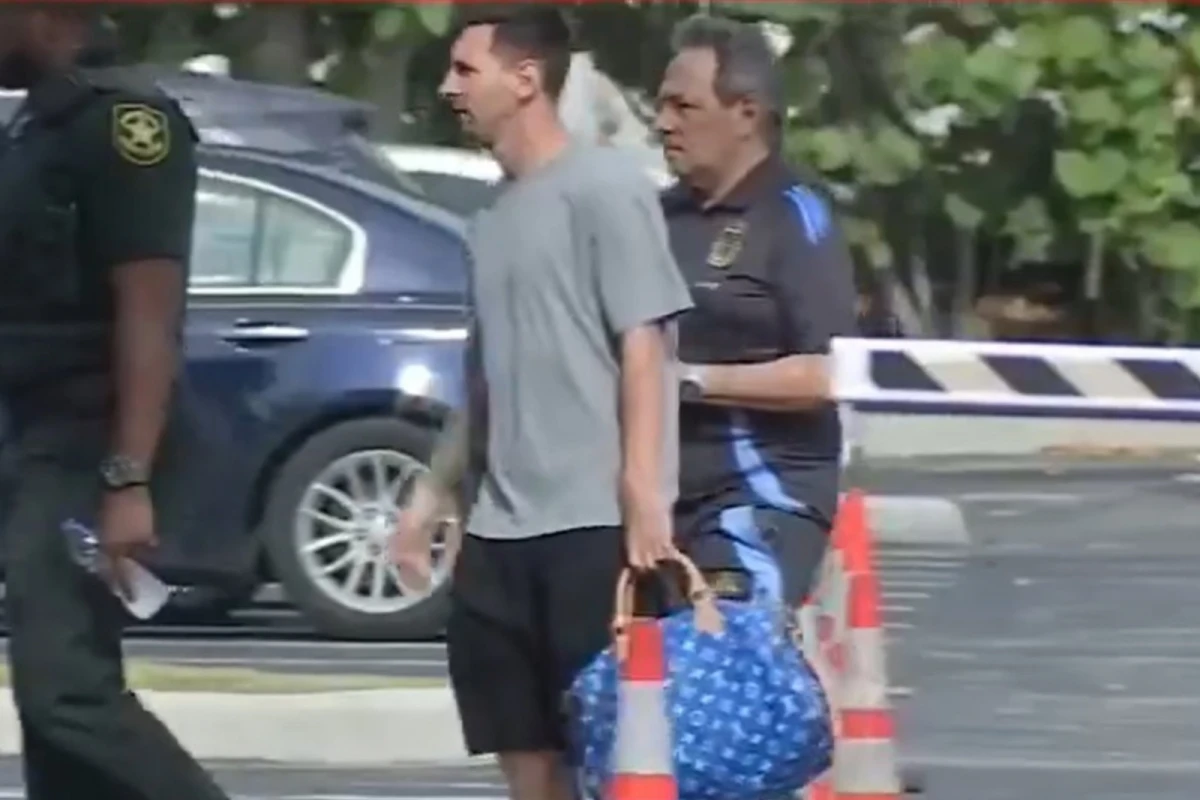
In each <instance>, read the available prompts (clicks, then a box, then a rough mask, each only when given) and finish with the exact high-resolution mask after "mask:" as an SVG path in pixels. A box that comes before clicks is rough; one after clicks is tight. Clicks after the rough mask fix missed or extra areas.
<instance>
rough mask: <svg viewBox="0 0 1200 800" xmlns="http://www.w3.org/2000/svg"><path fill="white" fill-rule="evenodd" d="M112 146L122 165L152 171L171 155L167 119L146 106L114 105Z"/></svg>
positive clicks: (135, 104) (163, 114)
mask: <svg viewBox="0 0 1200 800" xmlns="http://www.w3.org/2000/svg"><path fill="white" fill-rule="evenodd" d="M112 142H113V147H114V148H115V149H116V151H117V155H119V156H120V157H121V158H122V159H124V160H125V161H128V162H129V163H130V164H134V165H135V166H139V167H152V166H154V165H155V164H158V163H159V162H161V161H162V160H163V159H165V158H166V157H167V156H168V155H169V154H170V152H171V128H170V125H169V123H168V121H167V115H166V114H165V113H164V112H162V111H160V110H159V109H157V108H155V107H154V106H150V105H146V104H145V103H117V104H115V105H114V106H113V107H112Z"/></svg>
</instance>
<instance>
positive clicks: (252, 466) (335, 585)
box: [0, 78, 466, 639]
mask: <svg viewBox="0 0 1200 800" xmlns="http://www.w3.org/2000/svg"><path fill="white" fill-rule="evenodd" d="M199 80H200V81H204V80H208V79H203V78H201V79H199ZM231 85H232V84H231ZM235 111H236V109H235ZM193 113H194V109H193ZM2 116H3V114H2V113H0V117H2ZM233 116H236V114H234V115H233ZM319 117H320V115H319V114H317V115H315V116H314V118H319ZM204 119H205V117H204V115H203V114H201V115H199V119H198V122H199V123H200V124H201V126H202V127H203V123H204ZM239 126H240V127H239ZM252 127H253V126H250V125H246V124H244V121H243V122H238V123H236V124H235V125H231V126H230V127H228V128H226V129H225V130H226V132H229V131H232V132H233V133H235V134H238V131H239V130H240V131H242V133H241V134H238V135H239V136H244V135H245V132H246V131H247V130H249V131H250V134H251V135H255V136H258V137H259V141H258V144H259V145H260V146H257V147H256V146H251V145H252V143H247V142H246V141H241V142H232V141H229V139H228V138H226V139H224V140H223V141H226V142H227V143H226V144H224V145H222V144H214V143H213V140H214V137H213V136H211V135H209V136H206V137H205V138H206V139H207V141H208V142H209V143H207V144H204V145H202V146H201V168H202V172H201V176H200V185H199V190H198V196H197V214H196V224H195V236H194V246H193V258H192V280H191V291H190V301H189V308H188V325H187V341H186V354H187V377H188V384H189V385H190V386H192V387H193V389H194V392H195V393H196V395H197V396H199V397H201V398H203V399H204V401H205V402H208V403H213V404H215V405H216V407H217V408H218V409H219V414H220V417H221V418H222V419H223V420H226V421H227V423H228V427H229V429H230V431H231V432H232V436H233V440H234V441H235V442H236V450H235V452H234V453H233V454H232V455H231V458H235V459H236V463H237V467H238V468H237V469H233V468H231V469H230V470H229V472H228V474H227V475H225V476H221V475H217V476H215V477H214V478H213V479H212V480H213V481H214V482H215V484H216V485H210V486H204V487H196V488H197V492H201V493H205V494H208V495H212V494H213V493H214V492H216V493H218V494H222V495H224V496H227V498H228V508H237V509H243V508H244V509H245V513H239V516H241V517H244V519H241V520H240V527H239V530H237V531H236V532H230V531H225V532H224V537H223V538H224V540H228V538H229V536H233V537H244V541H245V544H246V547H247V548H248V549H251V550H252V552H253V555H254V558H253V559H250V560H249V563H251V564H252V565H253V566H252V567H249V568H248V569H247V570H246V574H245V575H244V577H241V578H240V588H241V590H242V591H241V593H240V594H242V595H243V596H245V595H248V594H249V593H250V592H252V591H253V589H254V588H256V587H257V586H259V585H261V584H262V583H265V582H270V581H275V580H277V581H279V582H280V583H281V584H282V585H283V588H284V591H285V593H286V595H287V597H288V599H289V600H291V601H292V602H294V603H295V604H296V605H297V606H298V607H299V608H300V609H301V611H302V612H303V613H304V614H305V616H306V617H307V619H308V620H309V621H311V623H312V624H313V625H314V626H315V627H316V628H317V629H318V630H319V631H321V632H323V633H325V634H328V635H331V636H338V637H348V638H365V639H389V638H396V639H399V638H417V637H425V636H431V635H434V634H436V633H438V632H439V631H440V630H441V628H442V625H443V622H444V610H445V604H444V598H443V592H444V587H445V581H444V578H445V575H444V574H439V575H438V578H439V583H438V587H439V588H438V589H437V590H436V591H435V592H433V593H432V594H428V593H423V594H422V593H415V592H410V591H407V590H406V589H405V587H404V586H403V585H402V583H401V582H400V580H399V577H398V575H397V573H396V571H395V570H394V569H393V568H392V567H391V566H390V563H389V560H388V555H387V548H386V542H387V538H388V536H389V534H390V532H391V530H392V528H393V526H394V524H395V518H396V514H397V511H398V507H399V505H400V503H401V501H402V499H403V497H404V494H405V491H406V489H407V487H408V486H409V485H410V482H411V481H412V479H413V478H414V477H416V476H418V475H419V474H420V473H421V472H422V471H423V470H424V469H425V466H424V463H425V460H426V459H427V458H428V456H429V453H430V449H431V446H432V442H433V438H434V435H435V433H436V430H437V428H438V427H439V425H440V424H441V423H442V421H443V420H444V418H445V416H446V413H447V411H448V410H449V409H450V408H451V407H453V406H454V405H456V404H457V403H458V401H459V399H460V398H461V396H462V392H463V387H462V385H461V374H460V364H461V353H462V347H463V340H464V338H465V328H464V315H465V312H464V292H465V275H466V261H465V250H464V247H463V242H462V236H461V222H460V220H459V219H458V218H457V217H456V216H454V215H453V214H450V213H448V212H446V211H443V210H441V209H440V208H439V207H437V206H435V205H433V204H430V203H427V202H424V201H422V200H421V199H419V198H417V197H415V196H414V195H413V194H412V193H410V192H408V191H407V190H406V186H405V182H404V180H403V178H402V176H395V175H389V174H388V173H387V167H386V166H385V164H386V162H382V161H378V160H376V158H375V156H374V155H373V151H372V149H371V146H370V145H367V144H366V143H365V142H363V141H362V140H361V139H359V138H358V137H356V136H352V135H331V136H330V137H329V138H328V140H322V139H321V138H320V137H319V136H304V135H298V136H292V137H290V138H289V137H276V138H275V139H274V140H273V141H274V144H273V145H271V146H265V145H264V144H263V140H264V139H270V138H271V137H272V136H275V134H276V133H277V132H278V130H279V128H278V126H275V125H272V124H264V125H263V126H262V127H261V128H260V129H259V130H257V131H255V130H252ZM293 130H296V127H295V126H293ZM210 133H211V131H210ZM216 138H217V139H218V140H221V139H220V137H219V136H218V137H216ZM281 142H282V143H281ZM234 476H237V477H236V478H235V477H234ZM451 524H452V523H451ZM164 533H165V534H167V535H169V534H170V532H169V531H168V532H164ZM189 535H190V534H189ZM197 535H198V536H199V537H200V538H199V539H198V540H197V541H194V542H190V543H189V544H188V547H189V548H190V549H191V550H192V551H194V552H197V553H199V552H203V550H204V548H205V547H206V543H205V541H204V540H203V534H202V533H201V534H197ZM219 538H220V537H216V536H214V537H213V541H214V542H216V541H218V539H219ZM164 577H165V578H166V579H167V580H169V581H173V582H174V581H183V580H188V579H189V576H188V574H187V572H186V571H184V572H181V573H180V574H178V575H172V574H166V575H164ZM220 591H221V592H222V593H225V596H227V597H229V598H230V599H232V598H234V597H235V596H236V595H237V594H239V593H234V594H229V592H230V589H229V587H228V585H226V586H223V587H222V588H221V590H220Z"/></svg>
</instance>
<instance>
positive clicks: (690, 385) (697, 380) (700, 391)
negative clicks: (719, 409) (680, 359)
mask: <svg viewBox="0 0 1200 800" xmlns="http://www.w3.org/2000/svg"><path fill="white" fill-rule="evenodd" d="M679 366H680V372H679V399H680V400H682V401H683V402H685V403H698V402H700V401H701V400H703V399H704V368H703V367H700V366H697V365H695V364H680V365H679Z"/></svg>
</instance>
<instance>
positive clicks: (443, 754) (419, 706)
mask: <svg viewBox="0 0 1200 800" xmlns="http://www.w3.org/2000/svg"><path fill="white" fill-rule="evenodd" d="M138 694H139V696H140V697H141V698H142V701H143V702H144V703H145V704H146V705H147V706H148V707H149V708H150V709H151V710H153V711H154V712H155V713H156V714H158V715H159V717H160V718H161V719H162V721H163V722H164V723H166V725H167V727H169V728H170V729H171V730H172V731H173V732H174V733H175V735H176V736H178V737H179V739H180V741H181V742H182V743H183V745H184V747H186V748H187V749H188V750H189V751H190V752H191V753H192V754H193V755H194V756H196V757H197V758H199V759H201V760H206V761H207V760H257V761H277V762H292V763H305V764H313V765H320V764H329V765H338V766H355V765H362V766H366V765H386V764H396V763H401V762H406V761H450V760H461V759H464V758H466V757H467V756H466V752H465V751H464V750H463V747H462V738H461V733H460V731H459V726H458V714H457V712H456V710H455V707H454V698H453V697H452V696H451V694H450V690H449V688H448V687H446V688H423V689H382V690H377V689H367V690H361V691H345V692H317V693H310V694H220V693H210V692H149V691H147V692H139V693H138ZM20 744H21V739H20V729H19V728H18V725H17V715H16V709H15V708H14V707H13V704H12V699H11V696H10V695H9V693H8V692H5V693H4V695H3V701H2V702H0V755H13V754H16V753H19V752H20Z"/></svg>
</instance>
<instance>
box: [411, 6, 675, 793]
mask: <svg viewBox="0 0 1200 800" xmlns="http://www.w3.org/2000/svg"><path fill="white" fill-rule="evenodd" d="M468 13H471V12H470V11H468ZM569 59H570V42H569V36H568V34H567V28H566V26H565V25H564V23H563V20H562V18H561V17H560V16H559V15H558V12H556V11H554V10H553V9H548V8H538V9H535V10H525V9H518V10H510V11H508V12H507V14H506V15H505V16H504V17H502V18H499V17H488V18H477V19H474V20H470V21H468V23H467V24H465V25H463V26H462V29H461V32H460V33H459V35H458V38H457V39H456V41H455V43H454V46H453V49H452V51H451V65H450V70H449V72H448V73H447V76H446V80H445V81H444V82H443V84H442V91H443V94H445V96H446V97H447V99H448V100H449V101H450V104H451V106H452V107H453V108H454V110H455V111H456V113H458V115H459V119H460V121H461V122H462V123H463V125H464V128H466V129H467V130H468V131H469V132H470V133H472V134H474V135H475V136H477V137H478V138H479V139H481V140H482V141H484V142H485V143H487V144H488V145H489V146H490V147H491V149H492V152H493V153H494V154H495V155H496V157H497V159H498V160H499V161H500V163H501V164H502V165H503V166H504V168H505V172H506V174H507V175H509V176H510V177H509V180H508V181H507V183H506V185H505V187H504V188H503V191H502V192H501V194H500V196H499V197H498V199H497V200H496V201H495V202H494V204H493V205H492V207H491V208H489V209H486V210H484V211H483V212H481V213H480V214H479V216H478V217H477V218H476V219H475V221H474V223H473V225H472V227H471V234H470V247H471V252H472V256H473V262H474V267H473V270H472V275H471V286H472V298H471V299H472V303H473V306H474V310H475V320H474V325H473V331H472V336H471V342H470V346H469V347H468V354H467V373H468V384H469V385H470V386H472V387H473V389H472V393H471V394H472V397H471V399H470V402H469V403H468V407H469V408H470V409H473V410H474V411H473V413H471V414H468V415H459V417H458V419H457V420H456V422H455V423H454V424H453V425H452V426H451V429H450V431H449V432H448V433H447V434H446V435H445V436H444V438H443V441H442V443H441V444H440V445H439V447H438V451H437V452H436V453H435V455H434V459H433V463H432V465H431V466H432V469H431V480H430V481H427V482H425V483H424V484H423V485H422V486H420V487H419V488H418V489H417V491H416V492H415V493H414V497H413V498H412V500H411V501H410V503H409V505H408V508H407V509H406V511H405V514H404V519H402V521H401V524H400V526H399V529H398V531H397V536H396V544H395V548H394V549H395V554H396V557H397V563H398V565H400V566H401V567H402V568H405V567H408V568H412V567H414V566H419V567H420V569H421V570H423V571H425V572H427V562H428V557H429V556H428V552H429V538H428V531H429V527H430V521H431V520H432V518H433V517H434V516H435V514H434V512H435V510H436V508H437V506H438V498H439V496H441V495H443V494H444V493H446V492H448V491H449V490H450V488H451V487H453V486H454V485H455V484H457V483H459V482H460V479H461V478H462V477H463V473H464V471H465V469H466V467H467V462H468V461H469V458H468V454H471V453H475V454H480V453H481V454H482V457H481V458H480V461H481V462H482V463H481V464H480V465H479V467H480V469H479V475H478V479H477V480H475V481H472V483H473V485H474V486H475V488H476V490H475V491H473V492H470V493H469V494H470V495H471V498H470V501H469V505H470V508H469V513H468V515H467V535H466V536H465V537H464V540H463V543H462V548H461V550H460V552H459V556H458V561H457V563H456V565H455V572H454V589H453V593H452V602H451V611H450V620H449V623H448V627H447V633H446V638H447V649H448V652H449V662H450V676H451V682H452V684H453V687H454V692H455V697H456V699H457V702H458V707H459V713H460V715H461V717H462V726H463V733H464V736H465V738H466V744H467V749H468V750H469V751H470V752H471V753H472V754H481V753H496V754H498V755H499V757H500V763H501V767H502V768H503V771H504V773H505V776H506V777H507V779H508V782H509V789H510V795H511V796H512V797H513V798H515V800H552V799H553V798H567V797H570V796H572V787H571V786H569V785H567V784H566V783H564V782H563V780H564V776H565V775H567V774H568V773H567V772H566V771H565V770H563V769H562V768H561V767H562V765H561V764H560V763H559V761H560V758H561V754H562V752H563V750H564V749H565V744H566V743H565V737H564V731H563V730H562V720H561V716H562V713H561V712H562V692H563V690H564V689H565V688H566V687H567V686H568V684H569V682H570V680H571V679H572V677H573V676H574V675H575V673H576V672H577V671H578V670H579V669H580V668H581V667H583V666H584V665H586V664H587V662H588V661H590V660H591V659H592V658H594V657H595V656H596V654H597V653H599V652H600V651H601V650H602V649H604V647H605V646H606V645H607V644H608V641H609V637H610V628H609V626H610V623H611V619H612V614H613V595H614V591H615V588H616V581H617V576H618V574H619V573H620V571H621V569H623V568H624V567H625V565H626V564H629V565H631V566H634V567H636V568H642V569H646V568H652V567H653V566H654V565H655V564H656V563H657V562H658V561H660V560H662V559H663V558H665V557H668V556H669V555H671V554H672V552H673V545H672V529H671V519H670V510H671V506H672V503H673V502H674V499H675V495H676V490H677V469H678V438H677V436H678V430H677V422H676V420H677V414H678V407H677V402H678V397H677V392H676V381H675V379H674V328H673V318H674V317H675V316H676V315H677V314H679V313H680V312H681V311H684V310H686V309H687V308H689V307H690V306H691V299H690V296H689V292H688V289H687V286H686V285H685V283H684V282H683V279H682V277H681V276H680V274H679V272H678V270H677V268H676V265H675V263H674V260H673V259H672V257H671V253H670V245H669V242H668V239H667V233H666V226H665V223H664V220H663V217H662V212H661V208H660V205H659V202H658V197H657V194H656V192H655V189H654V187H653V186H652V185H651V183H650V181H649V179H648V178H647V177H646V176H645V175H644V174H643V173H642V171H641V170H640V169H639V168H638V167H637V166H636V165H634V164H632V163H627V162H626V161H625V160H624V159H623V157H622V156H621V155H620V154H618V153H616V152H615V151H612V150H606V149H601V148H596V147H591V146H586V145H582V144H576V143H572V142H571V141H570V139H569V137H568V136H567V134H566V131H565V129H564V128H563V126H562V124H561V122H560V121H559V119H558V116H557V113H556V110H555V98H556V96H557V94H558V92H559V91H560V89H561V88H562V84H563V81H564V79H565V77H566V70H567V65H568V63H569Z"/></svg>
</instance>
